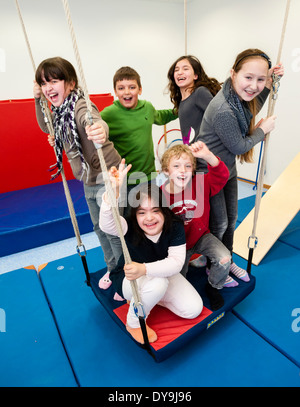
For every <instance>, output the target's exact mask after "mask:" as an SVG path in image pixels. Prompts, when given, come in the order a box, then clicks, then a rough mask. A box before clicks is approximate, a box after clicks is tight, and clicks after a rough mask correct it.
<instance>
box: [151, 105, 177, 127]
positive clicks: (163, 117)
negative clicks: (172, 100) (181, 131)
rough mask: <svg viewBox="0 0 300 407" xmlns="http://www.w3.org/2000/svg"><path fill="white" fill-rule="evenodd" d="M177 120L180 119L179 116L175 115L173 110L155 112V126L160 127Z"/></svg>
mask: <svg viewBox="0 0 300 407" xmlns="http://www.w3.org/2000/svg"><path fill="white" fill-rule="evenodd" d="M177 118H178V116H177V115H176V114H174V112H173V109H165V110H155V111H154V124H159V125H161V124H167V123H169V122H171V121H172V120H175V119H177Z"/></svg>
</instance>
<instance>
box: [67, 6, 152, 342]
mask: <svg viewBox="0 0 300 407" xmlns="http://www.w3.org/2000/svg"><path fill="white" fill-rule="evenodd" d="M62 2H63V6H64V10H65V14H66V18H67V22H68V25H69V29H70V33H71V38H72V43H73V48H74V53H75V58H76V61H77V64H78V67H79V73H80V78H81V83H82V89H83V92H84V95H85V100H86V102H87V110H88V112H87V115H88V117H89V121H90V124H92V115H91V109H92V104H91V101H90V98H89V93H88V90H87V85H86V81H85V77H84V73H83V69H82V64H81V59H80V55H79V51H78V46H77V42H76V37H75V32H74V29H73V23H72V19H71V13H70V8H69V4H68V1H67V0H62ZM95 147H96V148H97V152H98V156H99V160H100V165H101V168H102V174H103V177H104V182H105V187H106V191H107V194H108V198H109V202H110V204H111V207H112V214H113V217H114V221H115V224H116V227H117V229H118V234H119V237H120V240H121V244H122V250H123V254H124V259H125V263H126V264H129V263H131V258H130V254H129V251H128V248H127V245H126V242H125V238H124V235H123V231H122V227H121V220H120V214H119V211H118V208H117V206H116V196H115V193H114V191H113V189H112V185H111V182H110V179H109V176H108V171H107V166H106V163H105V160H104V156H103V152H102V148H101V146H100V145H97V144H95ZM130 284H131V289H132V294H133V298H134V302H135V305H136V307H138V306H141V308H142V304H141V301H140V299H139V293H138V288H137V283H136V281H135V280H131V281H130ZM139 312H142V313H144V311H143V310H142V311H141V309H139ZM145 342H146V341H145Z"/></svg>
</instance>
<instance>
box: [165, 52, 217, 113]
mask: <svg viewBox="0 0 300 407" xmlns="http://www.w3.org/2000/svg"><path fill="white" fill-rule="evenodd" d="M183 59H187V60H188V61H189V63H190V64H191V66H192V68H193V70H194V73H195V75H197V76H198V78H197V79H195V81H194V85H193V86H192V87H191V93H193V92H194V91H195V89H197V88H199V86H205V87H206V88H207V89H208V90H209V91H210V92H211V94H212V95H213V96H215V95H216V94H217V93H218V91H219V90H220V89H221V83H219V82H218V81H217V79H215V78H209V77H208V76H207V75H206V73H205V71H204V69H203V66H202V65H201V63H200V61H199V59H198V58H196V57H195V56H193V55H183V56H181V57H179V58H178V59H176V61H175V62H174V63H173V64H172V65H171V67H170V69H169V71H168V79H169V84H168V89H169V92H170V99H171V102H172V103H173V104H174V109H175V111H176V112H177V111H178V107H179V104H180V102H181V98H182V96H181V92H180V89H179V87H178V86H177V85H176V83H175V80H174V72H175V68H176V65H177V63H178V62H179V61H182V60H183Z"/></svg>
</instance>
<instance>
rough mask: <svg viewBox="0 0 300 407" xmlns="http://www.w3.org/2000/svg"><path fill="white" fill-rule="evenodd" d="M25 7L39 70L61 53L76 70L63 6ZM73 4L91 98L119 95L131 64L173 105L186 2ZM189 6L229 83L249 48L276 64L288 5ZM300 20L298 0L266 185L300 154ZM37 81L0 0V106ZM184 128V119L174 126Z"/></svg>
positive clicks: (191, 27)
mask: <svg viewBox="0 0 300 407" xmlns="http://www.w3.org/2000/svg"><path fill="white" fill-rule="evenodd" d="M19 5H20V8H21V11H22V15H23V20H24V23H25V26H26V30H27V34H28V37H29V41H30V45H31V49H32V53H33V56H34V60H35V64H36V65H38V64H39V62H40V61H41V60H43V59H45V58H48V57H51V56H56V55H60V56H62V57H64V58H66V59H69V60H70V61H71V62H72V63H73V64H74V66H75V67H77V64H76V59H75V57H74V52H73V48H72V43H71V37H70V33H69V29H68V26H67V21H66V18H65V14H64V9H63V5H62V2H61V1H60V0H51V2H49V1H48V0H19ZM69 5H70V9H71V15H72V20H73V25H74V29H75V33H76V38H77V43H78V47H79V52H80V56H81V60H82V64H83V69H84V72H85V77H86V81H87V86H88V90H89V92H90V93H107V92H111V93H112V94H113V87H112V77H113V74H114V72H115V71H116V70H117V69H118V68H119V67H120V66H122V65H130V66H132V67H134V68H135V69H136V70H137V71H138V72H139V73H140V75H141V78H142V85H143V93H142V97H143V98H144V99H147V100H150V101H151V102H152V103H153V104H154V106H155V107H156V108H159V109H162V108H170V107H172V105H171V103H170V100H169V95H168V94H164V91H165V88H166V85H167V77H166V75H167V71H168V69H169V67H170V65H171V64H172V63H173V61H174V60H175V59H176V58H177V57H178V56H180V55H183V54H184V8H183V0H126V1H125V0H110V1H108V0H105V1H104V0H103V1H100V0H85V1H82V0H69ZM187 9H188V20H187V22H188V37H187V39H188V52H189V53H193V54H195V55H196V56H197V57H199V59H200V60H201V61H202V62H203V65H204V67H205V70H206V71H207V73H208V75H210V76H216V77H217V78H218V79H219V80H220V81H223V80H224V79H226V77H227V76H228V73H229V70H230V68H231V65H232V64H233V61H234V59H235V56H236V54H237V53H238V52H240V51H241V50H243V49H245V48H248V47H258V48H262V49H263V50H265V52H267V53H268V54H269V55H270V57H271V58H272V60H273V61H275V60H276V58H277V51H278V47H279V40H280V35H281V28H282V22H283V16H284V11H285V1H283V0H277V1H274V0H252V1H251V2H250V3H249V2H248V1H244V0H228V1H224V0H210V1H202V0H191V1H188V7H187ZM299 16H300V2H299V1H298V0H292V6H291V10H290V16H289V21H288V28H287V32H286V38H285V42H284V49H283V57H282V60H283V62H284V64H285V68H286V75H285V77H284V78H283V79H282V83H281V87H280V94H279V99H278V101H277V103H276V108H275V113H276V114H277V116H278V119H277V127H276V130H275V131H274V132H272V134H271V141H270V143H269V145H270V146H269V154H268V163H267V172H266V176H265V183H266V184H272V183H273V182H274V180H275V179H276V178H277V177H278V176H279V175H280V173H281V172H282V171H283V169H284V168H285V167H286V166H287V165H288V163H289V162H290V161H291V160H292V159H293V157H294V156H295V155H296V153H297V152H298V151H299V149H300V148H299V147H300V141H299V140H300V134H299V124H298V116H299V113H300V111H299V101H298V98H297V96H298V95H299V94H300V92H299V91H300V35H299V34H300V25H299ZM33 77H34V72H33V68H32V65H31V61H30V58H29V55H28V51H27V47H26V43H25V40H24V36H23V32H22V28H21V25H20V21H19V17H18V15H17V10H16V6H15V2H14V1H12V0H0V100H5V99H21V98H31V97H32V81H33ZM264 113H265V111H264ZM297 115H298V116H297ZM3 119H4V118H0V120H3ZM18 119H23V118H18ZM176 127H178V121H175V122H173V123H171V124H169V125H168V129H170V128H176ZM162 133H163V128H162V127H157V126H154V127H153V135H154V141H155V144H156V143H157V140H158V138H159V137H160V136H161V135H162ZM239 175H240V176H241V177H244V178H247V179H252V180H254V179H255V176H256V165H255V164H253V165H252V164H244V165H243V166H239Z"/></svg>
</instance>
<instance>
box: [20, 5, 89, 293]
mask: <svg viewBox="0 0 300 407" xmlns="http://www.w3.org/2000/svg"><path fill="white" fill-rule="evenodd" d="M15 3H16V7H17V11H18V15H19V18H20V22H21V26H22V29H23V34H24V37H25V42H26V45H27V49H28V52H29V56H30V60H31V63H32V67H33V71H34V72H36V66H35V63H34V59H33V55H32V51H31V47H30V43H29V40H28V36H27V32H26V28H25V24H24V21H23V17H22V13H21V9H20V6H19V3H18V0H15ZM41 108H42V112H43V115H44V121H45V123H46V126H47V129H48V132H49V134H50V135H51V136H52V137H54V129H53V123H52V117H51V111H50V109H49V106H48V102H47V99H46V98H45V95H44V94H43V93H42V94H41ZM56 158H57V157H56ZM61 177H62V182H63V187H64V191H65V196H66V200H67V205H68V209H69V213H70V218H71V222H72V225H73V229H74V233H75V236H76V240H77V253H78V254H79V255H80V257H81V259H82V262H83V266H84V269H85V273H86V277H87V283H88V285H89V284H90V277H89V273H88V269H87V264H86V260H85V258H84V257H85V255H86V251H85V247H84V245H83V243H82V241H81V237H80V232H79V227H78V223H77V218H76V214H75V210H74V206H73V201H72V198H71V194H70V190H69V186H68V182H67V179H66V176H65V172H64V168H63V167H62V170H61ZM80 248H83V253H84V254H82V252H81V251H80Z"/></svg>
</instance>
